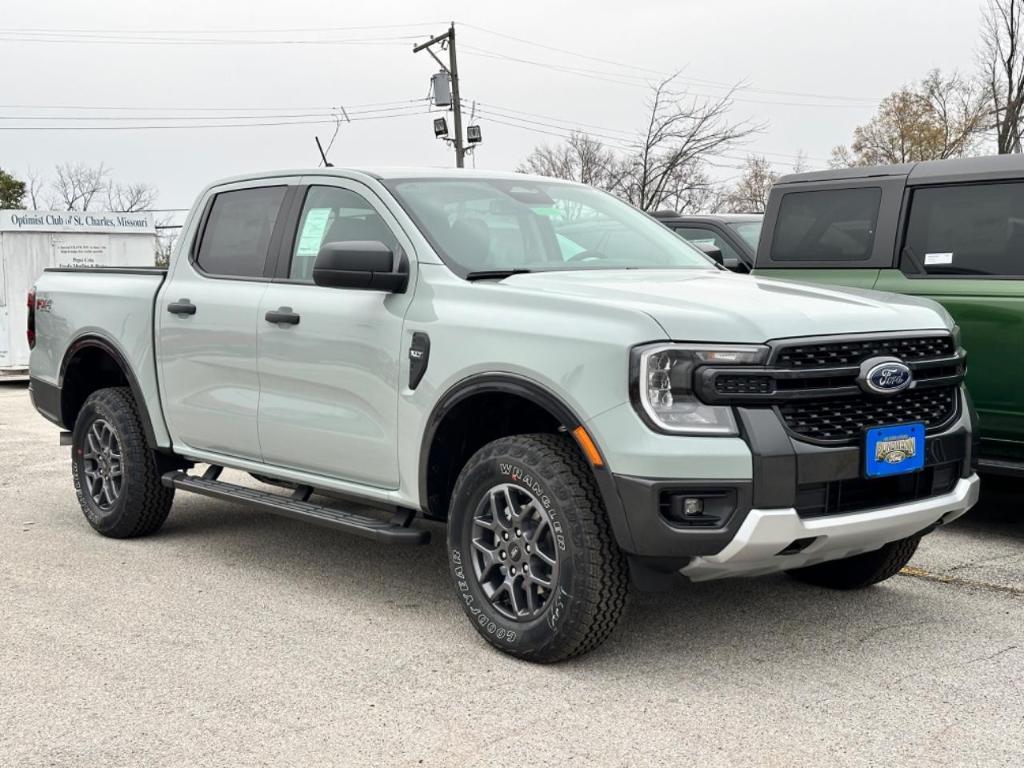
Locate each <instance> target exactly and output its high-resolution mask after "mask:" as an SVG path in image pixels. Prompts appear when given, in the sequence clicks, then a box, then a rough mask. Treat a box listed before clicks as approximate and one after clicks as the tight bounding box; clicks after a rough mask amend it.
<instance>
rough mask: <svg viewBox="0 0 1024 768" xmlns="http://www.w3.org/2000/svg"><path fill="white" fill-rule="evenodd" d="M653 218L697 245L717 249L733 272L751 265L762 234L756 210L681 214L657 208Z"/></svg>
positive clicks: (747, 270) (746, 269)
mask: <svg viewBox="0 0 1024 768" xmlns="http://www.w3.org/2000/svg"><path fill="white" fill-rule="evenodd" d="M654 218H656V219H657V220H658V221H660V222H661V223H662V224H664V225H665V226H666V227H668V228H669V229H671V230H673V231H675V232H676V233H677V234H679V235H680V236H682V237H683V238H685V239H686V240H688V241H690V242H691V243H693V244H694V245H696V246H700V247H702V248H703V249H704V250H706V249H707V248H709V247H710V248H717V249H718V250H720V251H721V252H722V263H723V265H724V266H726V267H728V268H729V269H731V270H732V271H733V272H749V271H750V270H751V269H753V268H754V255H755V254H756V253H757V241H758V239H759V238H760V237H761V219H762V218H763V216H761V214H759V213H716V214H704V215H696V216H683V215H680V214H678V213H676V212H675V211H658V212H656V213H655V214H654Z"/></svg>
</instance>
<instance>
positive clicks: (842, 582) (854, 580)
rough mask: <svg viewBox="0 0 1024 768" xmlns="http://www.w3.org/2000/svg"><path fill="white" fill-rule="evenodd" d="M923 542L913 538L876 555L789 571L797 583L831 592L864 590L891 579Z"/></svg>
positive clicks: (883, 548)
mask: <svg viewBox="0 0 1024 768" xmlns="http://www.w3.org/2000/svg"><path fill="white" fill-rule="evenodd" d="M920 542H921V537H920V536H911V537H910V538H907V539H900V540H899V541H893V542H890V543H889V544H886V545H885V546H884V547H882V548H881V549H876V550H875V551H874V552H865V553H864V554H862V555H854V556H853V557H844V558H843V559H842V560H830V561H829V562H827V563H819V564H818V565H811V566H808V567H806V568H795V569H793V570H792V571H786V573H787V574H788V575H789V576H792V577H793V578H794V579H796V580H797V581H802V582H804V583H806V584H813V585H814V586H816V587H827V588H829V589H862V588H863V587H870V586H871V585H872V584H877V583H879V582H880V581H885V580H886V579H889V578H892V577H893V576H895V575H896V574H897V573H899V572H900V570H902V568H903V566H905V565H906V564H907V563H909V562H910V558H912V557H913V556H914V553H915V552H916V551H917V545H918V544H919V543H920Z"/></svg>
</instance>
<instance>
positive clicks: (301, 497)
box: [161, 467, 430, 544]
mask: <svg viewBox="0 0 1024 768" xmlns="http://www.w3.org/2000/svg"><path fill="white" fill-rule="evenodd" d="M220 469H221V468H220V467H210V468H209V469H208V470H207V471H206V472H205V473H204V474H203V476H202V477H195V476H194V475H190V474H188V473H187V472H185V471H183V470H175V471H173V472H167V473H166V474H164V475H163V477H162V478H161V482H163V484H164V485H165V486H167V487H168V488H177V489H179V490H182V491H188V492H189V493H198V494H200V495H201V496H209V497H211V498H214V499H226V500H227V501H237V502H239V503H242V504H246V505H248V506H250V507H254V508H256V509H258V510H260V511H261V512H270V513H271V514H274V515H282V516H284V517H291V518H294V519H296V520H304V521H305V522H307V523H314V524H316V525H322V526H325V527H327V528H334V529H336V530H342V531H347V532H349V533H354V534H356V535H357V536H363V537H364V538H367V539H373V540H374V541H381V542H385V543H387V544H426V543H427V542H429V541H430V531H427V530H424V529H422V528H412V527H410V525H409V524H410V523H411V522H412V519H413V517H414V516H415V513H414V512H413V511H412V510H407V509H398V510H397V511H396V512H395V515H394V517H393V518H392V519H391V520H390V521H388V520H380V519H378V518H376V517H371V516H370V515H362V514H359V513H358V512H349V511H347V510H344V509H336V508H334V507H326V506H323V505H321V504H311V503H310V502H309V501H308V499H309V497H310V495H312V493H313V489H312V488H310V487H309V486H305V485H300V486H298V487H297V488H296V489H295V492H294V493H293V494H292V495H291V496H281V495H278V494H274V493H268V492H267V491H260V490H257V489H255V488H246V487H245V486H241V485H234V484H232V483H222V482H221V481H220V480H218V479H217V477H218V475H220Z"/></svg>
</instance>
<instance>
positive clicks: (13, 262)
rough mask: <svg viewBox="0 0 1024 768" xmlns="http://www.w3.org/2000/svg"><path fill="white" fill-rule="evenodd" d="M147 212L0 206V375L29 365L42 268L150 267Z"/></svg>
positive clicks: (152, 240)
mask: <svg viewBox="0 0 1024 768" xmlns="http://www.w3.org/2000/svg"><path fill="white" fill-rule="evenodd" d="M155 254H156V228H155V226H154V224H153V215H152V214H150V213H103V212H99V211H88V212H84V213H83V212H79V211H12V210H0V375H2V374H4V373H16V372H22V371H24V369H25V368H26V367H27V366H28V354H29V349H28V341H27V340H26V337H25V324H26V322H27V319H28V318H27V313H28V305H27V297H28V292H29V290H31V288H32V285H33V284H34V283H35V281H36V279H37V278H38V277H39V275H40V274H41V273H42V271H43V270H44V269H45V268H46V267H140V266H147V267H151V266H153V264H154V260H155Z"/></svg>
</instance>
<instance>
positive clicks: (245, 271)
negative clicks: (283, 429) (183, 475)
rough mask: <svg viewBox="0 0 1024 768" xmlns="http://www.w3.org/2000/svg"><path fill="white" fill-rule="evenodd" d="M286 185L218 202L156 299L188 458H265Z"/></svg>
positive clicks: (167, 400) (236, 192) (167, 408)
mask: <svg viewBox="0 0 1024 768" xmlns="http://www.w3.org/2000/svg"><path fill="white" fill-rule="evenodd" d="M292 181H293V182H294V181H297V179H292ZM287 183H288V182H287V181H286V180H284V181H282V183H279V184H275V185H274V186H263V187H256V188H231V187H227V188H225V190H224V191H216V192H215V194H212V195H211V196H210V198H209V199H208V200H207V202H206V207H205V209H204V210H205V213H204V215H203V219H202V221H201V223H200V225H199V226H198V227H197V233H196V235H195V238H194V245H193V247H185V248H182V250H181V251H180V252H179V254H178V257H177V259H176V260H175V264H174V269H173V273H172V274H170V275H169V276H168V278H167V281H166V282H165V283H164V287H163V288H162V289H161V291H160V294H159V296H158V298H157V306H156V332H157V359H158V360H159V364H160V385H161V388H160V394H161V399H162V406H163V411H164V415H165V417H166V419H167V426H168V428H169V430H170V433H171V439H172V441H173V442H174V445H175V448H177V449H178V450H179V451H183V452H187V449H189V448H192V449H195V450H198V451H207V452H212V453H217V454H224V455H227V456H235V457H239V458H244V459H253V460H257V461H258V460H259V459H260V456H261V452H260V445H259V435H258V433H257V427H256V417H257V406H258V403H259V374H258V371H257V363H256V341H257V329H258V328H259V326H258V324H257V320H256V318H257V311H258V309H259V307H260V305H261V300H262V298H263V294H264V292H265V291H266V290H267V286H268V285H269V284H270V282H269V273H268V253H269V251H270V250H271V241H272V239H273V234H274V229H275V226H276V225H277V223H278V219H279V218H280V216H279V214H280V211H281V208H282V203H283V201H284V199H285V196H286V192H287V190H288V186H287Z"/></svg>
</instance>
